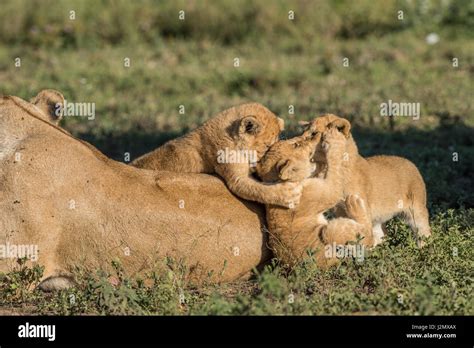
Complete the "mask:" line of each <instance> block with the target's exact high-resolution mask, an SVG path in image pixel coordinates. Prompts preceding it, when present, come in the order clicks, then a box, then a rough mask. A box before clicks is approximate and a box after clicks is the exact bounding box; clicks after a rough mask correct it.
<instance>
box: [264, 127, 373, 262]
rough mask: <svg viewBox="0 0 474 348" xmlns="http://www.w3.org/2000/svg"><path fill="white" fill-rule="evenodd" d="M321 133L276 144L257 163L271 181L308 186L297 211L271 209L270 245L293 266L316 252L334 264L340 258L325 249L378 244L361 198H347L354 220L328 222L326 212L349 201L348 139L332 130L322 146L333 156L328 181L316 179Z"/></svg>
mask: <svg viewBox="0 0 474 348" xmlns="http://www.w3.org/2000/svg"><path fill="white" fill-rule="evenodd" d="M320 141H321V134H318V135H316V136H315V137H313V138H311V139H309V140H308V139H305V138H303V137H295V138H292V139H289V140H284V141H279V142H277V143H276V144H274V145H273V146H272V147H271V148H270V150H269V151H268V152H267V153H266V154H265V156H264V157H263V158H262V159H261V161H260V162H259V163H258V165H257V174H258V175H259V177H260V178H261V179H262V180H263V181H265V182H303V186H304V189H303V195H302V197H301V202H300V205H299V206H298V207H296V208H295V209H285V208H280V207H277V206H273V205H271V204H267V205H266V213H267V224H268V229H269V245H270V248H271V249H272V251H273V252H274V254H275V256H276V257H277V258H278V259H279V260H280V261H281V262H283V263H284V264H285V265H287V266H290V267H291V266H293V265H295V264H296V263H298V262H300V261H302V260H304V259H305V258H306V257H307V256H308V250H311V251H312V252H313V255H314V256H315V260H316V263H317V265H319V266H328V265H331V264H333V263H335V262H336V261H337V260H336V259H335V258H334V257H328V256H327V255H326V254H325V252H324V251H325V250H324V249H325V247H326V246H328V245H329V246H332V245H333V244H334V245H345V244H346V243H348V242H351V241H357V239H358V237H363V239H362V244H365V245H367V246H371V245H372V244H373V240H372V235H371V234H372V231H371V229H370V221H368V220H367V212H366V210H365V206H364V202H363V201H362V200H361V199H360V198H359V197H357V196H354V195H350V196H348V197H346V199H345V204H346V209H347V216H348V218H344V217H341V218H337V219H332V220H330V221H327V220H326V218H325V217H324V215H323V213H324V212H326V211H328V210H329V209H331V208H333V207H334V206H335V205H336V204H338V203H339V202H340V201H341V200H343V199H344V193H343V183H344V182H343V181H344V180H343V177H342V175H341V172H342V171H343V170H342V167H343V166H344V165H345V163H344V161H343V154H344V152H345V151H346V138H345V137H344V135H342V134H341V133H340V132H339V131H337V130H336V128H333V129H331V130H330V131H328V132H326V133H325V134H324V136H323V139H322V142H323V144H324V148H325V151H326V152H325V153H326V155H327V172H326V176H325V178H320V177H314V176H315V174H317V172H318V170H317V167H316V164H315V163H314V161H313V156H314V153H315V151H316V146H317V145H318V144H319V143H320Z"/></svg>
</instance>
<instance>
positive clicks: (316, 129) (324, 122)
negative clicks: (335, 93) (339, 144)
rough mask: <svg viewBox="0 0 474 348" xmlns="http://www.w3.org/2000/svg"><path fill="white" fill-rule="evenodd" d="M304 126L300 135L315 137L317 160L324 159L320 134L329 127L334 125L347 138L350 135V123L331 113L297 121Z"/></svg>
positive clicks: (315, 155) (307, 137)
mask: <svg viewBox="0 0 474 348" xmlns="http://www.w3.org/2000/svg"><path fill="white" fill-rule="evenodd" d="M299 124H300V125H302V126H303V127H304V129H305V130H304V132H303V134H302V135H301V137H303V138H304V139H307V140H311V139H316V140H317V141H316V142H317V143H316V150H315V152H314V160H315V161H317V162H325V161H326V151H325V149H324V148H323V147H322V144H321V135H322V134H323V133H324V132H325V131H327V130H328V129H329V128H332V127H336V128H337V129H338V130H339V131H340V132H341V133H343V134H344V135H345V136H346V138H347V139H349V138H350V137H351V133H350V131H351V124H350V122H349V121H348V120H346V119H345V118H342V117H339V116H336V115H333V114H325V115H322V116H319V117H316V118H315V119H314V120H312V121H310V122H308V121H301V122H300V123H299Z"/></svg>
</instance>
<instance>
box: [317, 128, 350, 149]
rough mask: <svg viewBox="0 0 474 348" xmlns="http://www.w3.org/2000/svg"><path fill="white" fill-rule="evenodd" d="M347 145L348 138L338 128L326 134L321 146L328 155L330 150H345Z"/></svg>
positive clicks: (331, 129)
mask: <svg viewBox="0 0 474 348" xmlns="http://www.w3.org/2000/svg"><path fill="white" fill-rule="evenodd" d="M345 144H346V138H345V136H344V134H342V133H341V132H339V131H338V130H337V128H335V127H334V128H330V129H328V130H327V131H326V132H324V134H323V142H322V144H321V146H322V148H323V150H324V151H325V152H326V153H327V152H329V149H332V150H336V149H338V150H340V149H343V148H344V145H345Z"/></svg>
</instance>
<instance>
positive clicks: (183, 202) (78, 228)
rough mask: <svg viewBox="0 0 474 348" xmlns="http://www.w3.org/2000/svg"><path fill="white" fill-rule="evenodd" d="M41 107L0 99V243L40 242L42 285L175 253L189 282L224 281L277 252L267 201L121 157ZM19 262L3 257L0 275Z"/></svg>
mask: <svg viewBox="0 0 474 348" xmlns="http://www.w3.org/2000/svg"><path fill="white" fill-rule="evenodd" d="M42 110H43V108H38V107H36V106H34V105H33V104H31V103H28V102H26V101H24V100H22V99H20V98H17V97H3V98H0V130H1V133H0V161H1V162H0V244H3V245H6V244H7V243H10V244H15V245H18V244H26V245H31V244H34V245H37V246H38V249H39V259H38V260H37V262H38V263H39V264H41V265H43V266H45V271H44V277H43V279H44V280H45V282H44V283H43V284H42V285H43V287H44V288H45V289H54V288H55V287H56V288H62V287H65V286H68V285H69V284H70V281H69V278H68V277H69V275H70V271H71V270H72V268H74V267H76V266H77V267H84V268H85V269H87V270H89V271H94V270H96V269H99V268H102V269H106V270H107V269H109V270H110V262H111V260H119V261H120V262H121V264H122V265H123V267H124V269H125V272H126V273H127V274H129V275H134V274H137V273H140V272H144V271H147V270H151V269H158V268H163V267H165V266H164V262H163V260H164V259H165V258H166V257H169V258H172V259H174V260H175V262H177V263H181V264H182V265H183V266H185V267H186V268H187V271H186V272H185V273H184V274H183V278H185V279H189V280H191V281H193V282H201V281H207V280H208V281H210V282H224V281H233V280H237V279H240V278H242V277H247V276H248V275H249V274H250V273H251V270H252V269H253V268H255V267H257V266H259V265H260V264H262V263H264V262H265V261H267V260H268V259H269V258H270V257H271V252H270V251H269V250H268V248H267V247H266V243H267V239H266V238H267V235H266V233H265V232H264V218H265V212H264V210H263V207H260V206H259V205H258V204H255V203H251V202H247V201H243V200H241V199H238V198H237V197H235V196H234V195H233V194H232V193H231V192H230V191H229V190H228V189H227V188H226V185H225V183H224V182H223V181H222V180H220V179H219V178H217V177H214V176H210V175H206V174H184V173H183V174H180V173H171V172H165V171H151V170H144V169H139V168H135V167H132V166H128V165H125V164H123V163H119V162H115V161H113V160H110V159H108V158H107V157H106V156H104V155H103V154H102V153H100V152H99V151H98V150H97V149H95V148H94V147H93V146H92V145H90V144H88V143H85V142H81V141H79V140H77V139H75V138H73V137H72V136H71V135H70V134H68V133H67V132H66V131H64V130H62V129H61V128H59V127H57V126H55V125H54V124H52V123H51V122H50V120H49V116H48V115H47V114H45V112H44V111H42ZM15 262H16V260H15V259H14V258H5V259H0V272H8V271H10V270H11V269H12V267H13V266H14V265H15ZM167 267H168V266H167ZM169 267H171V266H169ZM175 267H176V264H175ZM177 274H179V272H177Z"/></svg>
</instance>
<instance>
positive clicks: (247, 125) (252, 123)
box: [239, 116, 261, 135]
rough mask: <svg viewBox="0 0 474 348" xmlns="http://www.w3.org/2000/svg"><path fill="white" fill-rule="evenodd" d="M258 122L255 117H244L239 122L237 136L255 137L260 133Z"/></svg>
mask: <svg viewBox="0 0 474 348" xmlns="http://www.w3.org/2000/svg"><path fill="white" fill-rule="evenodd" d="M260 128H261V126H260V122H259V121H258V120H257V119H256V118H255V116H246V117H244V118H243V119H242V120H241V121H240V126H239V134H241V135H243V134H251V135H255V134H257V133H259V132H260Z"/></svg>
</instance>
